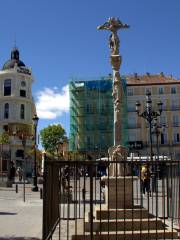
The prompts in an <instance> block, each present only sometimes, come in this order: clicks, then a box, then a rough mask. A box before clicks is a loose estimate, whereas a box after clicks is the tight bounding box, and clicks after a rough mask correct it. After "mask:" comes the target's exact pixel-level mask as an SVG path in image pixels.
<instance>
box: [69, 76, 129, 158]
mask: <svg viewBox="0 0 180 240" xmlns="http://www.w3.org/2000/svg"><path fill="white" fill-rule="evenodd" d="M123 86H124V93H125V94H124V97H123V102H122V131H123V136H124V137H123V143H122V144H124V145H127V141H128V139H127V138H128V134H127V130H128V129H127V126H126V125H127V122H128V121H127V109H126V105H127V99H126V81H125V80H123ZM112 87H113V81H112V76H111V75H110V76H108V77H102V78H101V79H98V80H88V81H84V80H78V81H77V80H74V79H72V80H71V81H70V84H69V91H70V145H69V146H70V151H80V152H88V153H90V152H92V153H93V152H96V151H98V152H99V153H101V155H106V154H107V151H108V148H109V147H110V146H113V125H114V113H113V112H114V108H113V98H112Z"/></svg>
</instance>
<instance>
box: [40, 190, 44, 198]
mask: <svg viewBox="0 0 180 240" xmlns="http://www.w3.org/2000/svg"><path fill="white" fill-rule="evenodd" d="M40 199H43V190H42V188H40Z"/></svg>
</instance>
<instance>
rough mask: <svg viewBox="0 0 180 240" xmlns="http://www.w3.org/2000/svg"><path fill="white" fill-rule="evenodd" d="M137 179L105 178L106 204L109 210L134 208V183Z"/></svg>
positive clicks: (128, 177)
mask: <svg viewBox="0 0 180 240" xmlns="http://www.w3.org/2000/svg"><path fill="white" fill-rule="evenodd" d="M136 179H137V177H132V176H125V177H121V176H119V177H103V178H102V181H104V183H105V203H106V205H107V207H108V208H109V209H128V208H129V209H132V208H133V196H132V194H133V181H134V180H136Z"/></svg>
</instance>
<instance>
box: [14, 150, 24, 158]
mask: <svg viewBox="0 0 180 240" xmlns="http://www.w3.org/2000/svg"><path fill="white" fill-rule="evenodd" d="M16 157H21V158H24V151H23V150H21V149H18V150H17V151H16Z"/></svg>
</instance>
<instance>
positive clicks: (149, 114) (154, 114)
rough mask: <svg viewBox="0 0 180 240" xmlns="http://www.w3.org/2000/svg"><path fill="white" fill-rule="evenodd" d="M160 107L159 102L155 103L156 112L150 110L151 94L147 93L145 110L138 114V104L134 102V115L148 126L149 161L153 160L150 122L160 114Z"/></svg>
mask: <svg viewBox="0 0 180 240" xmlns="http://www.w3.org/2000/svg"><path fill="white" fill-rule="evenodd" d="M162 105H163V103H162V102H161V101H159V102H157V106H158V111H154V110H153V109H152V99H151V93H150V92H148V93H147V94H146V110H145V111H144V112H142V113H141V112H140V106H141V104H140V102H136V113H137V114H138V116H139V117H143V118H144V119H146V121H147V122H148V124H149V137H150V159H151V160H153V149H152V122H153V120H154V119H157V118H158V117H159V116H160V115H161V113H162Z"/></svg>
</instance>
